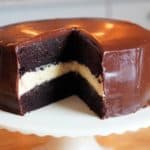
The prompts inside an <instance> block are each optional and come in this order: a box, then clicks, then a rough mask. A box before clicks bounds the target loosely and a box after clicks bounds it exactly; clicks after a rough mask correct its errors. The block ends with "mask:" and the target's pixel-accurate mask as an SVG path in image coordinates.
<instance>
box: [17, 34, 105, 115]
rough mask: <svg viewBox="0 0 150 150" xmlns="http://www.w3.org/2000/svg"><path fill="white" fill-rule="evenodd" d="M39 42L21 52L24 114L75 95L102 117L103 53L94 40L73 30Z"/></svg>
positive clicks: (19, 55) (19, 95)
mask: <svg viewBox="0 0 150 150" xmlns="http://www.w3.org/2000/svg"><path fill="white" fill-rule="evenodd" d="M56 41H59V42H58V43H57V44H56ZM36 42H37V43H35V44H32V43H31V45H30V44H28V45H27V46H23V48H20V50H19V51H18V60H19V65H18V66H19V67H20V68H19V72H20V75H19V80H18V97H19V99H20V103H21V105H20V106H21V114H24V113H26V112H28V111H31V110H34V109H36V108H39V107H41V106H44V105H47V104H50V103H53V102H56V101H58V100H60V99H62V98H65V97H68V96H71V95H74V94H75V95H78V96H79V97H80V98H81V99H83V101H84V102H85V103H86V104H87V105H88V106H89V107H90V108H91V109H92V110H93V111H94V112H96V113H97V114H98V115H99V116H100V117H103V116H104V114H105V106H104V101H103V99H102V97H103V95H104V94H103V83H102V69H101V55H100V53H99V52H100V51H99V47H98V46H97V44H96V43H95V41H94V40H93V39H91V38H89V37H88V36H87V35H86V33H84V32H81V31H80V32H79V31H72V32H70V33H69V34H68V33H63V34H62V35H60V36H59V37H57V40H56V38H54V39H52V38H51V39H47V40H44V41H40V42H38V41H36ZM54 45H55V46H54ZM31 52H32V53H31ZM27 54H28V55H27ZM39 54H40V55H39Z"/></svg>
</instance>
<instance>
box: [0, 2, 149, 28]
mask: <svg viewBox="0 0 150 150" xmlns="http://www.w3.org/2000/svg"><path fill="white" fill-rule="evenodd" d="M60 17H109V18H119V19H125V20H129V21H132V22H135V23H138V24H140V25H142V26H144V27H146V28H149V29H150V0H0V26H3V25H6V24H10V23H15V22H19V21H27V20H36V19H47V18H60Z"/></svg>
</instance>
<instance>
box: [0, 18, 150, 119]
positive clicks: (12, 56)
mask: <svg viewBox="0 0 150 150" xmlns="http://www.w3.org/2000/svg"><path fill="white" fill-rule="evenodd" d="M44 43H45V44H44ZM72 45H74V46H73V47H76V48H77V49H79V53H78V52H77V51H78V50H76V52H77V53H73V52H72V54H74V55H72V57H71V54H70V55H68V54H69V52H68V50H69V49H70V48H71V46H72ZM75 45H77V46H75ZM89 47H91V48H89ZM43 48H44V49H43ZM49 48H51V49H52V51H48V50H49ZM88 48H89V50H88V52H87V53H86V51H85V49H88ZM34 49H37V51H38V50H39V52H38V53H37V54H38V55H35V53H33V50H34ZM91 49H93V51H92V50H91ZM73 50H75V49H73ZM28 52H29V54H28ZM82 52H83V53H82ZM59 53H61V55H59ZM32 54H33V55H32ZM45 54H47V55H45ZM64 54H65V55H64ZM82 54H83V55H82ZM86 54H87V55H86ZM28 56H29V58H28ZM50 56H52V57H50ZM58 56H60V57H58ZM67 56H69V57H67ZM74 56H76V57H74ZM85 56H87V57H85ZM90 56H91V57H90ZM44 57H46V59H43V58H44ZM0 58H1V59H0V61H1V64H0V83H1V84H0V107H2V106H4V105H5V106H6V107H7V108H9V109H11V110H12V109H13V110H19V112H21V111H22V110H21V104H20V99H19V97H18V87H17V85H18V84H17V82H18V78H19V76H20V75H22V74H23V73H24V72H25V71H30V70H33V69H34V68H35V67H36V66H40V65H42V64H44V63H47V62H53V63H57V62H58V61H59V60H61V61H69V60H70V59H71V60H72V59H75V60H77V61H79V62H81V63H84V64H86V65H87V66H88V67H89V68H90V70H91V71H92V73H93V74H94V75H95V76H98V75H99V74H102V76H103V84H104V97H103V102H104V104H105V107H106V110H105V113H104V116H105V117H109V116H116V115H120V114H127V113H130V112H134V111H136V110H137V109H139V108H141V107H144V106H146V105H147V103H148V101H149V99H150V94H149V89H150V69H149V66H150V59H149V58H150V32H149V31H148V30H146V29H144V28H142V27H140V26H138V25H135V24H132V23H128V22H124V21H117V20H110V19H91V18H87V19H85V18H81V19H80V18H76V19H54V20H44V21H34V22H24V23H19V24H14V25H9V26H5V27H1V28H0ZM25 58H26V59H25ZM32 58H36V59H32ZM35 60H36V61H35ZM30 61H33V62H32V63H30ZM34 61H35V62H34ZM90 62H91V63H90ZM93 62H94V63H93ZM30 64H31V66H30ZM93 64H94V65H93ZM19 72H20V73H19ZM4 101H5V102H4ZM19 104H20V105H19ZM18 106H19V108H18Z"/></svg>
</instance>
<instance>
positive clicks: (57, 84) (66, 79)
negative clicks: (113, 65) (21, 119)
mask: <svg viewBox="0 0 150 150" xmlns="http://www.w3.org/2000/svg"><path fill="white" fill-rule="evenodd" d="M74 94H76V95H78V96H79V97H81V98H82V99H83V100H84V102H85V103H86V104H87V105H88V106H89V107H90V108H91V109H92V110H93V111H94V112H95V113H96V114H98V115H99V116H100V117H101V118H103V117H104V115H105V106H104V103H103V101H102V97H100V96H99V95H98V94H97V93H96V91H95V90H94V89H93V87H92V86H90V85H89V83H88V82H87V81H86V80H85V79H84V78H82V77H81V76H80V75H79V74H77V73H74V72H70V73H67V74H65V75H63V76H61V77H58V78H56V79H54V80H51V81H49V82H45V83H43V84H42V85H40V86H36V87H35V88H34V89H32V90H30V91H29V92H27V93H26V94H24V95H23V96H21V99H20V102H21V106H22V112H21V114H24V113H26V112H29V111H31V110H34V109H37V108H39V107H41V106H45V105H47V104H50V103H53V102H56V101H58V100H60V99H62V98H65V97H68V96H71V95H74Z"/></svg>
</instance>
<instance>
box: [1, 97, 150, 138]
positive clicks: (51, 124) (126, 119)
mask: <svg viewBox="0 0 150 150" xmlns="http://www.w3.org/2000/svg"><path fill="white" fill-rule="evenodd" d="M148 126H150V107H147V108H144V109H141V110H139V111H138V112H136V113H133V114H130V115H126V116H121V117H114V118H109V119H105V120H101V119H99V118H98V117H97V116H96V115H95V114H94V113H93V112H91V111H90V110H89V109H88V107H87V106H86V105H85V104H84V103H83V102H82V101H81V100H80V99H79V98H78V97H76V96H72V97H70V98H67V99H64V100H62V101H60V102H58V103H55V104H52V105H49V106H46V107H43V108H41V109H38V110H36V111H32V112H30V113H27V114H26V115H25V116H18V115H14V114H11V113H8V112H4V111H0V127H1V128H5V129H8V130H10V131H19V132H21V133H24V134H36V135H39V136H45V135H51V136H55V137H62V136H68V137H79V136H93V135H108V134H112V133H118V134H120V133H123V132H125V131H135V130H137V129H139V128H144V127H148Z"/></svg>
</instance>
